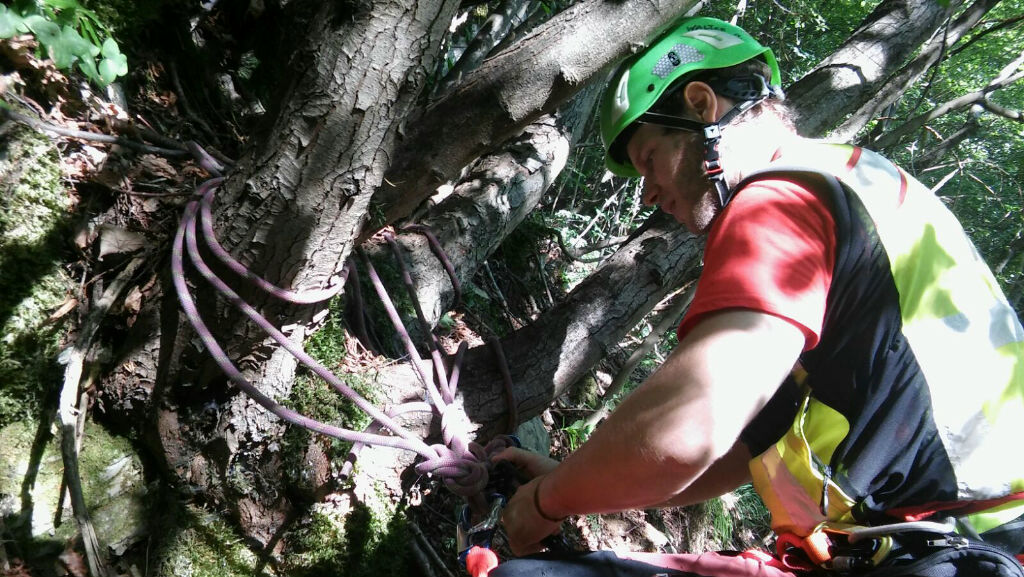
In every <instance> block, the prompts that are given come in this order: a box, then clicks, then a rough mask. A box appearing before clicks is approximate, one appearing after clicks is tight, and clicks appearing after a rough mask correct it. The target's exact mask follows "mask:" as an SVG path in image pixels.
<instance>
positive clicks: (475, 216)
mask: <svg viewBox="0 0 1024 577" xmlns="http://www.w3.org/2000/svg"><path fill="white" fill-rule="evenodd" d="M600 88H601V87H599V86H597V85H591V87H590V88H589V89H585V90H584V91H582V92H581V93H580V94H579V95H578V96H577V97H576V98H574V99H573V100H572V101H571V102H570V103H569V104H567V105H566V106H563V107H562V108H561V109H559V111H558V112H557V113H556V114H554V115H552V116H545V117H543V118H541V119H540V120H538V121H537V122H534V123H533V124H531V125H530V126H529V127H527V128H526V130H525V131H524V132H523V134H522V135H520V137H519V138H517V139H514V140H512V141H511V142H509V143H508V144H507V145H506V146H505V147H504V148H503V150H502V151H501V152H497V153H495V154H491V155H489V156H486V157H484V158H481V159H480V160H479V161H477V162H476V163H475V164H474V165H473V168H472V169H471V170H470V171H469V172H468V173H467V174H466V175H465V176H464V177H463V178H462V180H461V181H460V183H459V184H458V186H456V187H455V189H454V191H453V192H452V193H451V194H450V195H449V196H448V197H446V198H445V199H444V200H442V201H441V202H440V203H439V204H438V205H437V206H435V207H433V208H431V209H430V210H429V211H427V213H426V214H425V215H424V216H423V217H422V218H418V219H415V222H416V224H418V225H420V226H423V227H426V228H427V229H428V230H430V231H433V234H434V235H435V237H436V238H437V240H438V242H439V244H440V246H441V248H442V250H443V251H444V253H445V254H446V255H447V257H448V259H449V260H450V263H451V265H452V267H453V268H454V270H455V272H456V278H457V280H458V283H459V284H460V285H465V284H467V283H469V282H470V280H471V279H472V278H473V275H474V274H476V271H477V270H478V269H479V268H480V266H481V265H482V264H483V263H484V261H485V260H487V259H488V258H489V257H490V256H491V255H492V254H493V253H494V251H495V250H496V249H497V248H498V246H499V245H500V244H501V242H502V241H503V240H504V239H505V237H507V236H508V235H509V233H510V232H512V231H513V230H515V229H516V227H518V226H519V224H520V223H522V221H523V220H524V219H525V218H526V217H527V215H529V214H530V212H532V211H533V209H534V208H536V206H537V204H538V203H539V202H540V200H541V198H542V197H543V195H544V193H545V192H547V191H548V189H549V188H550V187H551V185H552V184H553V183H554V182H555V179H556V178H557V177H558V175H559V173H561V171H562V169H563V168H564V167H565V162H566V160H567V158H568V155H569V153H570V151H571V149H572V146H573V145H574V144H575V142H576V140H577V138H578V137H579V135H580V134H581V133H582V131H583V127H584V126H585V125H586V122H587V120H588V119H589V118H590V115H591V113H592V112H593V107H594V104H595V103H596V101H597V97H598V95H599V94H600ZM396 240H397V241H398V243H399V245H400V246H401V247H402V249H403V252H404V253H405V254H406V255H407V256H406V259H407V261H408V263H409V269H410V274H411V276H412V279H413V282H414V283H415V284H416V287H417V289H418V295H419V301H420V304H421V305H422V306H423V312H424V314H425V315H426V317H427V321H428V322H429V323H430V324H431V325H432V326H433V325H435V324H436V323H437V321H438V319H440V318H441V315H443V314H444V313H445V312H447V311H448V310H450V309H451V307H452V305H453V303H454V300H455V293H454V287H453V285H452V282H451V279H450V278H449V274H448V272H447V271H446V270H445V267H444V266H443V265H442V263H441V261H440V260H439V259H438V258H437V257H436V256H435V255H434V253H433V252H432V251H431V249H430V247H429V246H428V241H427V239H426V238H425V237H424V235H423V234H422V233H420V232H415V231H410V232H401V233H399V234H397V235H396ZM371 254H373V255H374V256H372V257H371V259H372V260H373V261H374V262H375V263H377V262H387V261H390V259H392V258H393V257H392V255H391V251H390V250H381V249H380V248H378V249H374V250H373V251H372V253H371Z"/></svg>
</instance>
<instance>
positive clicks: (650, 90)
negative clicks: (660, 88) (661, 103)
mask: <svg viewBox="0 0 1024 577" xmlns="http://www.w3.org/2000/svg"><path fill="white" fill-rule="evenodd" d="M647 92H654V85H653V84H648V85H647Z"/></svg>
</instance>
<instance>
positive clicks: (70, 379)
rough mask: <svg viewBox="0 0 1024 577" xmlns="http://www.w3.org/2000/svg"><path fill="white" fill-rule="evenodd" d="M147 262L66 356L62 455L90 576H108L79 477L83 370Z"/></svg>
mask: <svg viewBox="0 0 1024 577" xmlns="http://www.w3.org/2000/svg"><path fill="white" fill-rule="evenodd" d="M143 262H144V259H143V258H142V257H135V258H134V259H132V261H131V262H130V263H128V266H126V267H125V269H124V270H123V271H121V273H120V274H119V275H117V278H115V279H114V281H113V282H111V283H110V286H109V287H107V290H105V291H104V292H103V296H102V297H101V298H100V299H99V300H98V301H97V302H96V304H95V305H94V306H93V307H92V310H90V311H89V314H88V315H87V316H86V318H85V321H84V322H83V323H82V329H81V331H80V332H79V336H78V340H77V341H76V342H75V344H74V345H72V346H71V348H70V349H67V350H66V351H65V353H64V354H62V360H63V361H64V362H65V363H66V365H67V366H66V367H65V369H64V386H63V387H62V388H61V392H60V408H59V415H60V423H61V443H60V446H61V456H62V457H63V460H64V481H65V482H66V483H67V486H68V490H69V492H70V493H71V508H72V510H73V511H74V515H75V521H76V522H77V524H78V529H79V531H80V532H81V533H82V541H83V544H84V546H85V556H86V560H87V561H88V563H89V573H90V574H91V575H93V576H94V577H106V575H107V567H106V563H105V561H104V559H103V551H104V550H105V549H104V548H103V547H101V545H100V542H99V537H98V536H97V535H96V530H95V528H93V526H92V520H91V519H90V516H89V510H88V508H87V506H86V503H85V495H84V494H83V492H82V480H81V478H80V477H79V474H78V446H77V442H76V437H77V435H76V431H77V428H78V414H77V413H78V410H76V406H77V405H78V403H79V383H80V382H81V379H82V368H83V366H84V364H85V355H86V353H87V352H88V351H89V349H90V348H91V346H92V340H93V337H94V336H95V335H96V332H97V330H98V329H99V327H100V324H101V323H102V322H103V319H104V318H105V317H106V315H107V312H108V311H109V310H110V308H111V307H112V306H113V304H114V302H116V301H117V299H118V298H120V296H121V293H122V292H123V291H124V290H125V288H127V287H128V282H129V281H130V280H131V278H132V276H133V275H134V274H135V271H136V270H138V268H139V267H140V266H141V265H142V263H143Z"/></svg>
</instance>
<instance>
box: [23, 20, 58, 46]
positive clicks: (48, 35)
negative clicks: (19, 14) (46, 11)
mask: <svg viewBox="0 0 1024 577" xmlns="http://www.w3.org/2000/svg"><path fill="white" fill-rule="evenodd" d="M25 26H28V29H29V30H31V31H32V33H33V34H35V35H36V39H37V40H39V43H40V44H42V45H43V46H49V45H50V44H53V43H55V42H59V41H60V26H57V25H56V24H54V23H53V22H50V21H49V20H47V19H46V18H43V17H42V16H39V15H38V14H33V15H32V16H27V17H26V18H25Z"/></svg>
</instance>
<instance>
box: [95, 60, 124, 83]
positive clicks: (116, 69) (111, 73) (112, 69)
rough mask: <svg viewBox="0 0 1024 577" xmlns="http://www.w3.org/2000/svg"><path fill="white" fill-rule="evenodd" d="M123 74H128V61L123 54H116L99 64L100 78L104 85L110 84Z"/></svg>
mask: <svg viewBox="0 0 1024 577" xmlns="http://www.w3.org/2000/svg"><path fill="white" fill-rule="evenodd" d="M125 74H128V59H127V58H125V56H124V54H118V55H117V56H115V57H113V58H104V59H103V61H102V62H100V76H101V77H102V78H103V83H104V85H106V84H110V83H111V82H113V81H114V80H116V79H117V77H118V76H124V75H125Z"/></svg>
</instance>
